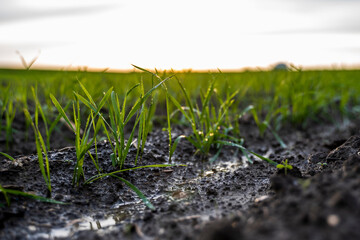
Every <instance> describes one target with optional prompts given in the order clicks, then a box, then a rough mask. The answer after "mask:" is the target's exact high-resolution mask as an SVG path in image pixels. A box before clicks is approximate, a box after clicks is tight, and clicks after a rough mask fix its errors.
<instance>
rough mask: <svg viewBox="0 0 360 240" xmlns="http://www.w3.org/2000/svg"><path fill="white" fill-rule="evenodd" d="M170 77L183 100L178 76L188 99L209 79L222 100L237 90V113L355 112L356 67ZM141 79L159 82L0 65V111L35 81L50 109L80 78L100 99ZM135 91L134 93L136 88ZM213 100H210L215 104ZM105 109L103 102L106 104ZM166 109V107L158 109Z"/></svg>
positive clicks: (27, 98)
mask: <svg viewBox="0 0 360 240" xmlns="http://www.w3.org/2000/svg"><path fill="white" fill-rule="evenodd" d="M173 74H175V76H174V77H173V78H172V79H170V80H169V81H167V82H166V85H167V87H168V90H169V92H170V93H171V94H172V95H173V96H174V97H175V98H176V99H178V101H179V102H181V103H184V96H183V95H182V94H181V91H180V88H179V85H178V83H177V80H176V79H175V78H177V79H179V80H180V81H181V82H182V84H183V85H184V87H185V88H186V90H187V91H188V93H189V96H190V97H191V98H193V99H196V98H199V97H200V96H201V94H205V92H206V90H207V88H208V86H209V84H210V82H211V81H212V80H214V79H215V95H216V97H219V98H222V99H225V98H226V95H227V94H230V93H231V92H234V91H235V90H239V92H238V94H237V95H236V96H235V97H234V100H235V103H234V104H233V105H232V107H231V109H232V110H231V111H232V113H233V114H235V115H236V113H237V112H240V111H241V110H242V108H245V107H246V106H248V105H250V104H251V105H254V107H255V108H256V109H257V111H258V112H261V113H262V114H266V113H267V112H268V111H271V112H272V113H271V115H273V116H272V117H271V119H275V118H278V119H280V118H281V121H288V122H291V123H294V124H298V125H301V126H306V124H307V123H308V122H309V121H311V120H324V119H326V120H331V119H332V117H334V116H335V115H334V114H341V115H342V116H344V117H352V116H354V115H357V114H358V112H359V104H360V97H359V93H360V71H358V70H353V71H349V70H346V71H339V70H333V71H331V70H326V71H264V72H224V73H220V72H209V73H192V72H176V73H170V72H160V73H158V75H159V76H160V77H162V78H165V77H167V76H170V75H173ZM141 79H142V80H143V81H144V86H145V89H150V88H151V86H152V85H154V84H157V83H158V82H159V80H158V79H156V78H154V77H153V76H152V75H151V74H148V73H144V72H139V71H136V72H130V73H106V72H83V71H41V70H30V71H26V70H9V69H0V83H1V85H0V108H1V110H2V111H1V112H0V113H1V114H2V115H1V116H2V117H3V114H4V113H5V112H6V109H7V107H8V106H5V105H4V102H5V101H4V98H5V97H6V96H7V93H9V96H8V98H9V100H8V102H12V101H13V102H14V106H15V108H16V109H17V112H22V110H21V109H22V108H23V107H24V104H26V103H27V104H28V105H29V104H30V105H31V101H32V97H31V89H30V88H31V87H32V86H35V85H36V84H37V85H38V97H39V99H40V101H41V103H42V104H44V106H46V108H48V109H50V110H54V106H53V104H52V102H51V100H50V98H49V94H50V93H51V94H53V95H54V96H55V97H56V98H57V99H58V100H59V101H60V102H61V103H64V104H66V102H68V101H71V100H72V99H73V91H76V92H81V88H80V86H79V84H78V81H81V82H82V83H83V85H84V86H85V87H86V89H87V90H88V91H89V93H90V94H91V95H92V96H93V97H94V99H95V100H96V99H99V98H101V96H102V94H103V93H104V92H106V91H107V90H108V89H109V88H110V87H113V88H114V91H115V92H117V93H118V94H119V96H123V95H124V94H125V92H126V91H127V90H128V89H129V88H130V87H132V86H133V85H134V84H136V83H139V82H140V80H141ZM136 91H137V92H136ZM136 91H134V94H132V95H131V96H129V97H130V98H129V99H128V100H129V101H130V102H134V101H135V100H136V99H137V98H138V97H139V91H140V90H139V89H137V90H136ZM164 96H165V95H164V94H163V93H161V92H160V94H159V96H158V97H159V102H158V104H159V106H160V107H164V106H165V105H164V101H165V97H164ZM214 104H215V103H214ZM105 108H106V106H105ZM158 112H159V113H161V112H162V113H163V114H164V115H165V114H166V113H165V111H158Z"/></svg>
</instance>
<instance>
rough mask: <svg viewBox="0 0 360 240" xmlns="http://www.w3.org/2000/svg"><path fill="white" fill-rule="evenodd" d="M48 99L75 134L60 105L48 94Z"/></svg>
mask: <svg viewBox="0 0 360 240" xmlns="http://www.w3.org/2000/svg"><path fill="white" fill-rule="evenodd" d="M50 98H51V100H52V102H53V103H54V105H55V107H56V109H57V110H58V111H59V113H60V114H61V116H62V117H63V118H64V120H65V121H66V123H67V124H68V126H69V127H70V128H71V130H72V131H73V132H74V133H75V132H76V131H75V129H74V127H73V125H72V124H71V122H70V120H69V118H68V117H67V115H66V113H65V111H64V109H63V108H62V107H61V105H60V103H59V102H58V101H57V100H56V98H55V97H54V96H53V95H52V94H50Z"/></svg>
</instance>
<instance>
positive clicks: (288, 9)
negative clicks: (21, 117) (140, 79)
mask: <svg viewBox="0 0 360 240" xmlns="http://www.w3.org/2000/svg"><path fill="white" fill-rule="evenodd" d="M359 12H360V0H293V1H289V0H251V1H249V0H222V1H219V0H218V1H213V0H191V1H190V0H181V1H172V0H152V1H148V0H131V1H130V0H128V1H122V0H102V1H93V0H61V1H60V0H56V1H55V0H31V1H29V0H0V67H21V66H22V64H21V61H20V58H19V55H18V54H17V53H16V52H17V51H18V52H20V53H21V54H22V55H23V56H24V58H25V59H26V60H27V61H28V62H29V61H31V60H32V59H33V58H34V57H36V56H38V59H37V61H36V63H35V64H34V67H36V68H39V67H42V66H52V67H56V68H60V67H65V68H70V67H74V68H77V67H83V66H88V67H90V68H110V69H132V66H131V64H135V65H138V66H141V67H145V68H151V69H153V68H158V69H169V68H173V69H179V70H181V69H189V68H191V69H197V70H204V69H216V68H220V69H224V70H225V69H240V68H243V67H258V66H259V67H267V66H269V65H271V64H274V63H277V62H288V63H293V64H295V65H297V66H305V67H306V66H319V65H321V66H328V67H331V66H333V67H334V66H337V67H341V66H355V65H357V66H360V14H359Z"/></svg>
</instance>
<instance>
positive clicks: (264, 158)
mask: <svg viewBox="0 0 360 240" xmlns="http://www.w3.org/2000/svg"><path fill="white" fill-rule="evenodd" d="M216 143H221V144H224V145H228V146H232V147H237V148H240V149H242V150H245V151H247V152H249V153H251V154H253V155H255V156H257V157H258V158H260V159H261V160H264V161H266V162H268V163H270V164H272V165H274V166H277V165H278V163H277V162H274V161H273V160H270V159H269V158H266V157H264V156H261V155H260V154H257V153H255V152H253V151H250V150H248V149H246V148H245V147H243V146H241V145H240V144H236V143H233V142H228V141H222V140H219V141H216Z"/></svg>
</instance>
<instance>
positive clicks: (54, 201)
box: [0, 186, 68, 204]
mask: <svg viewBox="0 0 360 240" xmlns="http://www.w3.org/2000/svg"><path fill="white" fill-rule="evenodd" d="M0 190H1V191H2V192H3V193H6V194H11V195H17V196H23V197H27V198H32V199H35V200H38V201H41V202H48V203H55V204H68V203H64V202H61V201H56V200H53V199H50V198H46V197H42V196H38V195H35V194H31V193H26V192H21V191H18V190H13V189H5V188H2V187H1V186H0ZM9 203H10V201H9Z"/></svg>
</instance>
